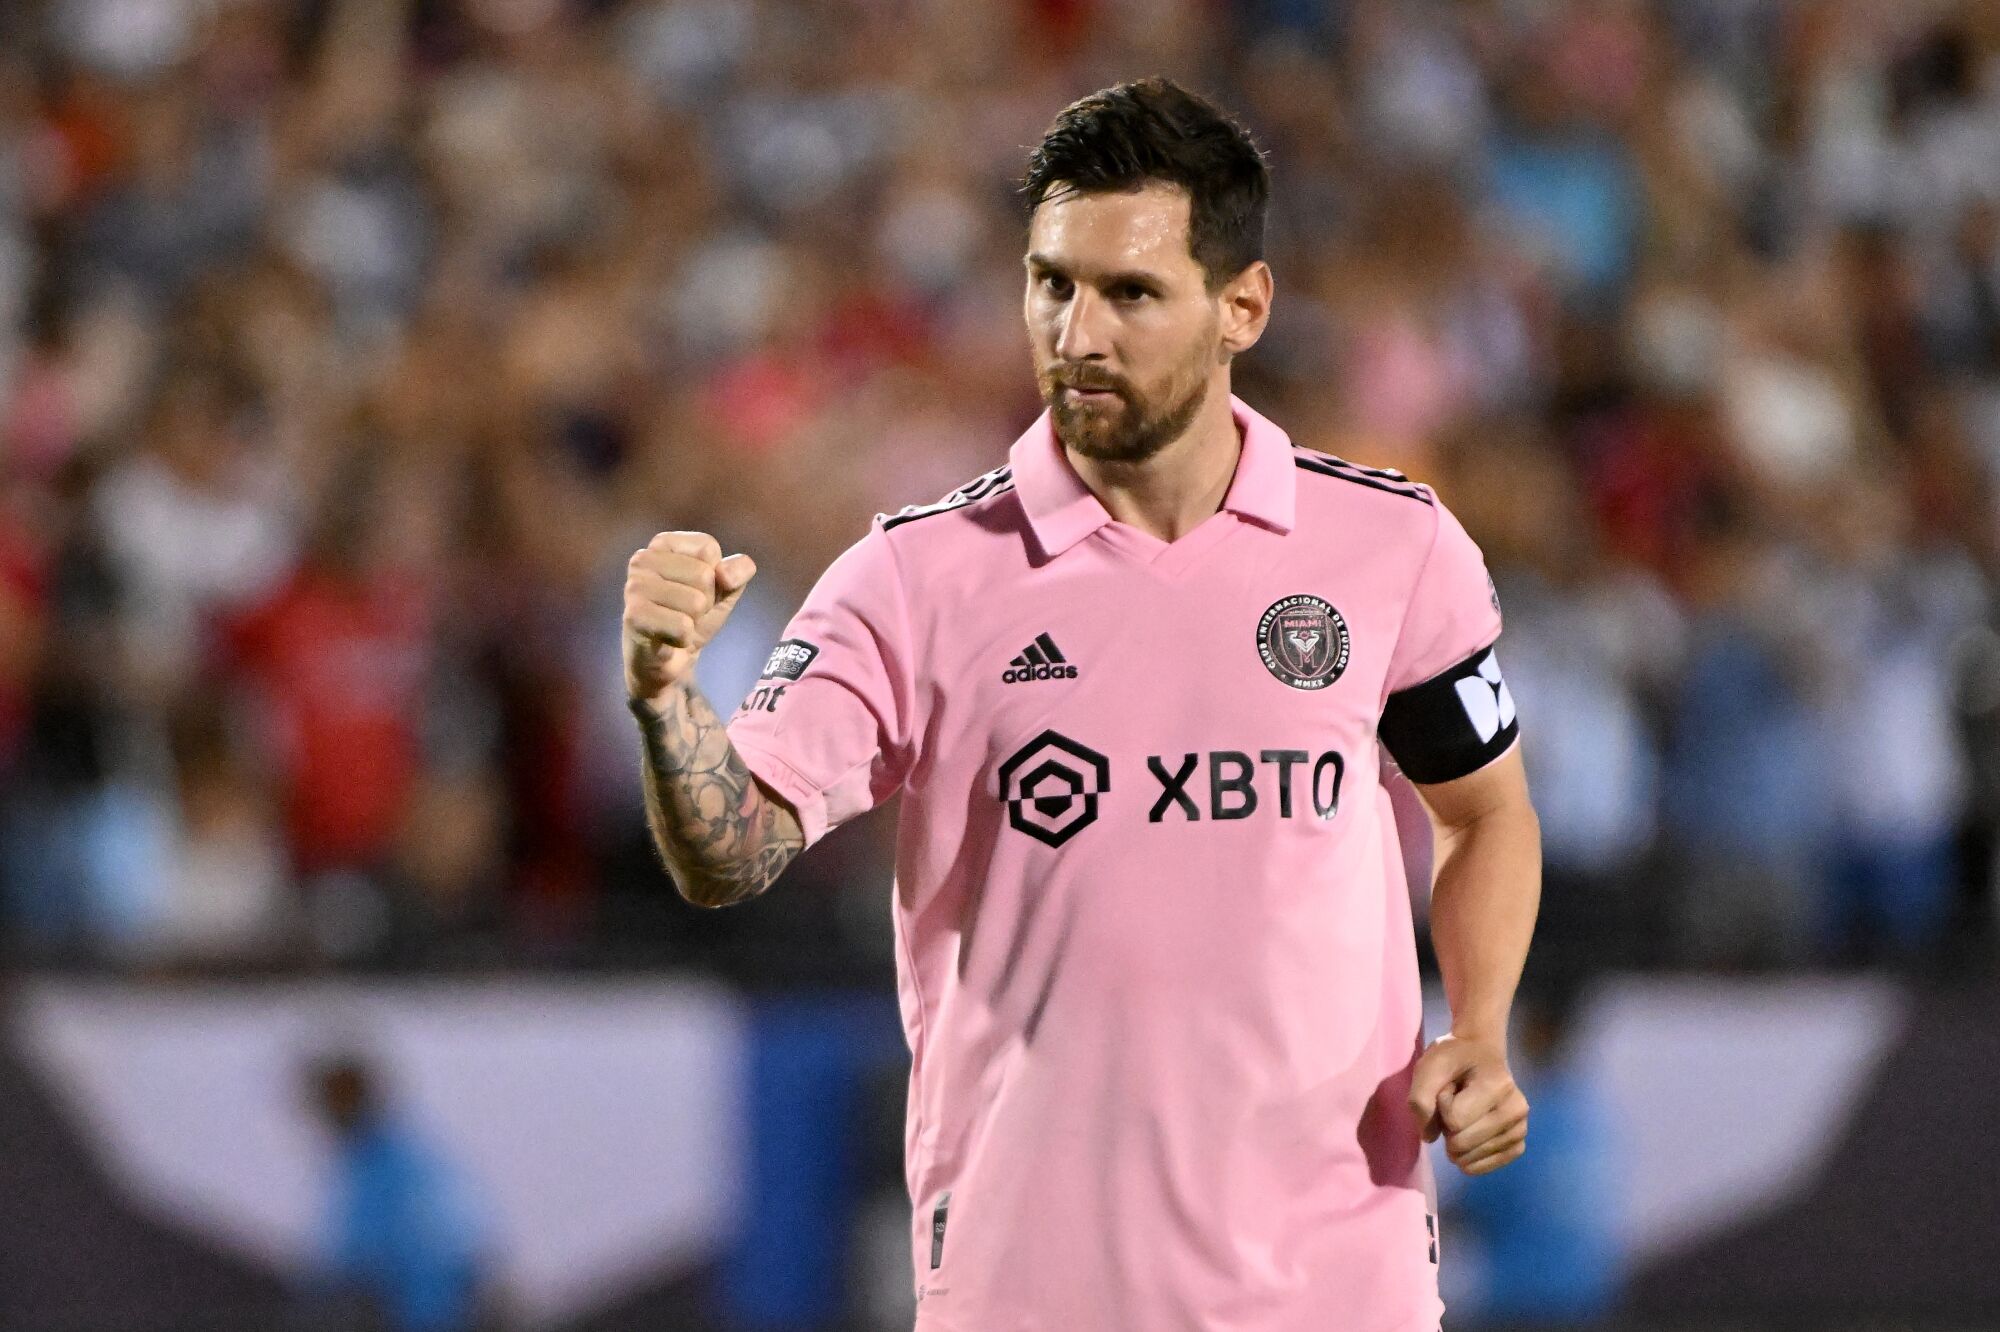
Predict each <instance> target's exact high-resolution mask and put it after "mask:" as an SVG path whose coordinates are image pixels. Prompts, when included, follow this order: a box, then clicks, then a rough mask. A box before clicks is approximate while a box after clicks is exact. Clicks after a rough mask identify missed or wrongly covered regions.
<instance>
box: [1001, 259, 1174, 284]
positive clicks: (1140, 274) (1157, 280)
mask: <svg viewBox="0 0 2000 1332" xmlns="http://www.w3.org/2000/svg"><path fill="white" fill-rule="evenodd" d="M1027 262H1028V271H1029V272H1031V273H1060V274H1062V275H1063V276H1065V277H1073V276H1076V275H1075V274H1072V273H1070V272H1069V271H1068V270H1067V269H1065V268H1064V267H1063V266H1062V265H1061V264H1059V263H1057V262H1056V261H1055V260H1053V259H1051V258H1049V257H1048V256H1047V255H1044V254H1030V255H1029V256H1028V260H1027ZM1097 281H1098V285H1100V286H1105V287H1121V286H1124V285H1125V284H1126V283H1128V282H1129V283H1134V284H1136V285H1138V286H1141V287H1154V288H1158V287H1163V286H1165V285H1166V279H1164V278H1162V277H1161V276H1160V275H1159V274H1157V273H1148V272H1146V271H1145V270H1144V269H1137V268H1134V269H1121V270H1119V271H1117V272H1112V273H1104V274H1100V275H1099V277H1098V279H1097Z"/></svg>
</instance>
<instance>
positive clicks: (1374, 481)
mask: <svg viewBox="0 0 2000 1332" xmlns="http://www.w3.org/2000/svg"><path fill="white" fill-rule="evenodd" d="M1292 465H1293V466H1294V467H1296V468H1297V469H1298V472H1299V493H1300V494H1301V495H1302V496H1308V495H1309V496H1312V497H1313V498H1314V499H1316V500H1318V501H1320V502H1323V503H1334V504H1361V505H1371V506H1372V505H1382V506H1384V507H1386V508H1388V509H1389V510H1390V511H1391V512H1401V513H1402V514H1403V516H1405V517H1416V518H1418V519H1419V520H1421V521H1428V518H1427V517H1426V516H1425V515H1424V514H1422V513H1421V512H1420V511H1415V510H1404V509H1402V508H1401V505H1402V504H1403V503H1412V502H1413V503H1415V504H1419V505H1423V506H1425V507H1427V508H1435V507H1436V505H1437V494H1436V493H1435V492H1434V491H1432V489H1431V488H1430V487H1429V486H1427V485H1425V484H1423V483H1422V482H1421V481H1412V480H1410V478H1409V477H1407V476H1405V475H1403V473H1401V472H1399V471H1397V470H1396V469H1395V468H1393V467H1364V466H1362V465H1361V464H1360V463H1357V462H1349V461H1348V460H1347V459H1345V458H1342V457H1339V456H1338V455H1335V454H1331V453H1322V452H1320V451H1319V450H1318V449H1309V448H1306V447H1305V446H1304V445H1302V444H1294V445H1292ZM1382 497H1386V498H1382Z"/></svg>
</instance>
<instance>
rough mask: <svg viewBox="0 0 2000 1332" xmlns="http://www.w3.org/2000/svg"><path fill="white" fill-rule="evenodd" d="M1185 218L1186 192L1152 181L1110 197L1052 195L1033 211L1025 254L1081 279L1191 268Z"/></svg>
mask: <svg viewBox="0 0 2000 1332" xmlns="http://www.w3.org/2000/svg"><path fill="white" fill-rule="evenodd" d="M1188 215H1189V201H1188V195H1187V191H1185V190H1183V189H1181V188H1180V187H1178V186H1175V185H1168V184H1165V183H1162V182H1157V181H1153V182H1148V183H1147V184H1146V185H1143V186H1141V187H1140V188H1139V189H1136V190H1126V191H1119V192H1116V193H1092V194H1085V193H1082V192H1077V191H1071V192H1067V193H1063V194H1058V195H1056V196H1055V197H1053V198H1051V199H1048V200H1047V201H1045V202H1044V203H1043V204H1042V205H1041V206H1040V207H1038V208H1037V209H1035V215H1034V218H1033V220H1032V221H1031V222H1030V223H1029V224H1028V252H1029V253H1030V254H1032V255H1037V256H1039V257H1041V258H1043V259H1046V260H1048V261H1049V262H1051V263H1054V264H1057V265H1059V266H1061V267H1062V268H1063V269H1064V271H1066V272H1068V273H1070V274H1072V275H1073V276H1076V277H1085V278H1087V277H1089V276H1090V275H1091V273H1092V272H1094V271H1112V270H1129V269H1136V268H1145V269H1150V270H1152V271H1154V272H1159V273H1173V272H1176V271H1179V270H1181V269H1183V268H1195V267H1198V266H1197V265H1196V264H1195V261H1194V256H1193V254H1191V253H1190V252H1189V250H1188Z"/></svg>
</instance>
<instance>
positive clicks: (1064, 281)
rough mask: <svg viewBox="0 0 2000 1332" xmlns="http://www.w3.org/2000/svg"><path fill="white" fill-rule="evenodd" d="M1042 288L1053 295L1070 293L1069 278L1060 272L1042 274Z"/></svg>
mask: <svg viewBox="0 0 2000 1332" xmlns="http://www.w3.org/2000/svg"><path fill="white" fill-rule="evenodd" d="M1042 290H1043V291H1046V292H1047V293H1049V295H1051V296H1067V295H1069V279H1068V278H1066V277H1064V276H1062V274H1060V273H1044V274H1042Z"/></svg>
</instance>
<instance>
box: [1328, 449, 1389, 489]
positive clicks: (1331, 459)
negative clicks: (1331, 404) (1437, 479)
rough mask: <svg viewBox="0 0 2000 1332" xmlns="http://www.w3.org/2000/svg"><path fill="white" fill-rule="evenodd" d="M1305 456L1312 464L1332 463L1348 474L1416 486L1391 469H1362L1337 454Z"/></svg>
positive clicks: (1356, 463)
mask: <svg viewBox="0 0 2000 1332" xmlns="http://www.w3.org/2000/svg"><path fill="white" fill-rule="evenodd" d="M1305 456H1306V457H1308V458H1311V459H1312V460H1313V461H1314V462H1325V463H1332V464H1333V465H1334V466H1335V467H1345V468H1346V469H1347V470H1348V471H1350V472H1359V473H1361V474H1362V475H1363V476H1372V477H1375V478H1377V479H1378V480H1382V481H1401V482H1403V483H1404V484H1405V485H1415V484H1416V482H1414V481H1412V480H1410V478H1409V477H1408V476H1407V475H1405V474H1404V473H1402V472H1399V471H1397V470H1396V469H1395V468H1393V467H1363V466H1362V465H1361V464H1360V463H1358V462H1354V461H1353V460H1351V459H1348V458H1343V457H1341V456H1340V455H1339V454H1337V453H1321V452H1319V451H1318V450H1316V449H1315V450H1308V451H1306V455H1305Z"/></svg>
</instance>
